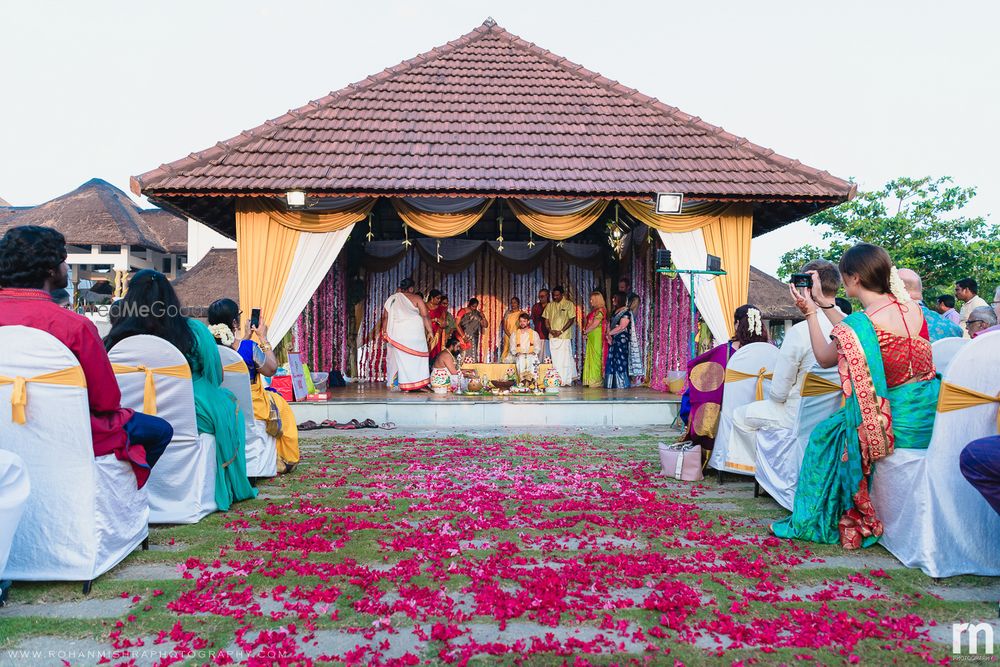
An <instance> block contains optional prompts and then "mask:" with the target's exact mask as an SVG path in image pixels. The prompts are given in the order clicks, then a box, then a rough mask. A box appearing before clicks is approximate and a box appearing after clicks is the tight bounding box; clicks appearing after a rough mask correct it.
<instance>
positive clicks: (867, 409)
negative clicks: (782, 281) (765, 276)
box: [771, 243, 940, 549]
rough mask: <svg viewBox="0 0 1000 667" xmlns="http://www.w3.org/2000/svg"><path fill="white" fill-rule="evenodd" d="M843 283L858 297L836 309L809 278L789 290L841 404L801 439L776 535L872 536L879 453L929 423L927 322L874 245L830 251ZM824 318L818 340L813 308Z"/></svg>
mask: <svg viewBox="0 0 1000 667" xmlns="http://www.w3.org/2000/svg"><path fill="white" fill-rule="evenodd" d="M840 272H841V274H842V275H843V280H844V288H845V291H846V292H847V295H848V296H849V297H855V298H857V299H858V300H859V301H861V303H862V305H863V306H864V311H863V312H858V313H854V314H852V315H850V316H847V317H845V316H844V315H843V313H841V312H840V311H839V310H838V309H837V308H836V306H835V304H833V303H827V300H828V299H827V298H826V297H824V295H823V294H822V292H821V290H820V288H819V286H820V281H819V277H818V276H817V275H815V272H810V273H812V274H814V275H813V287H812V288H811V289H810V288H805V289H804V290H803V291H802V292H801V293H800V292H799V291H798V290H797V289H796V288H795V287H794V286H793V287H791V291H792V296H793V297H794V298H795V300H796V305H797V306H798V307H799V308H800V309H801V310H802V312H803V314H805V316H806V320H807V321H808V322H809V334H810V338H811V341H812V348H813V353H814V354H815V356H816V361H817V363H819V365H821V366H823V367H824V368H829V367H832V366H833V365H835V364H836V365H837V366H838V369H839V371H840V379H841V384H842V386H843V391H844V397H845V398H844V407H842V408H841V409H840V410H838V411H837V412H836V413H834V414H833V415H832V416H831V417H830V418H828V419H826V420H825V421H823V422H822V423H820V424H819V425H818V426H817V427H816V428H815V429H814V430H813V432H812V434H811V436H810V438H809V444H808V445H807V446H806V450H805V454H804V456H803V460H802V466H801V468H800V473H799V481H798V487H797V489H796V492H795V502H794V506H793V510H792V514H791V516H789V517H788V518H786V519H783V520H782V521H779V522H777V523H775V524H773V525H772V526H771V531H772V532H773V533H774V534H775V535H777V536H778V537H786V538H797V539H804V540H811V541H813V542H822V543H826V544H834V543H836V542H838V541H839V542H840V544H841V546H842V547H844V548H845V549H857V548H859V547H867V546H871V545H872V544H874V543H875V542H876V541H878V538H879V536H880V535H881V534H882V523H881V521H879V519H878V516H877V515H876V508H875V507H873V506H872V502H871V498H870V496H869V492H868V480H869V478H870V475H871V473H872V470H873V467H874V466H875V465H876V462H877V461H878V460H880V459H883V458H885V457H886V456H889V455H891V454H892V452H893V450H894V449H895V448H897V447H899V448H912V449H925V448H926V447H927V445H928V444H929V442H930V437H931V431H932V429H933V426H934V414H935V406H936V405H937V398H938V390H939V388H940V381H939V380H938V379H937V378H936V376H935V370H934V362H933V358H932V356H931V345H930V340H929V337H928V333H927V323H926V322H925V321H924V316H923V313H922V312H921V309H920V307H919V305H918V304H915V303H914V302H913V301H912V300H910V298H909V296H908V295H907V294H906V290H905V289H904V288H903V285H902V281H901V280H900V279H899V276H898V275H897V271H896V267H894V266H893V265H892V260H891V259H890V258H889V255H888V253H886V251H885V250H883V249H882V248H880V247H878V246H875V245H870V244H866V243H862V244H859V245H856V246H854V247H853V248H851V249H849V250H848V251H847V252H846V253H844V255H843V257H842V258H841V260H840ZM818 310H823V312H824V316H826V317H828V318H829V319H830V322H831V323H832V324H833V325H834V328H833V332H832V333H831V338H832V339H833V340H832V341H827V340H826V339H825V338H824V336H823V333H822V331H821V330H820V327H819V324H818V322H817V320H816V318H817V317H819V315H818V313H817V311H818Z"/></svg>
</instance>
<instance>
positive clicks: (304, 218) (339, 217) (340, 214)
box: [236, 197, 376, 234]
mask: <svg viewBox="0 0 1000 667" xmlns="http://www.w3.org/2000/svg"><path fill="white" fill-rule="evenodd" d="M375 201H376V198H375V197H368V198H366V199H362V200H361V201H359V202H358V203H357V204H354V205H353V206H350V207H348V208H345V209H342V210H340V211H322V212H319V213H313V212H310V211H288V210H286V209H284V208H282V206H281V204H279V203H278V202H276V201H274V200H272V199H266V198H263V197H253V198H248V199H241V200H238V201H237V204H236V214H237V217H239V214H240V213H241V212H243V213H264V214H267V215H268V216H269V217H270V218H271V220H273V221H274V222H276V223H278V224H279V225H282V226H283V227H288V228H289V229H294V230H296V231H300V232H311V233H313V234H320V233H323V232H338V231H340V230H341V229H345V228H347V227H349V226H351V225H353V224H354V223H356V222H361V221H362V220H364V219H365V218H366V217H368V214H369V213H370V212H371V210H372V207H374V206H375Z"/></svg>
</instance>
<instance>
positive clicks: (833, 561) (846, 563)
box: [794, 553, 906, 570]
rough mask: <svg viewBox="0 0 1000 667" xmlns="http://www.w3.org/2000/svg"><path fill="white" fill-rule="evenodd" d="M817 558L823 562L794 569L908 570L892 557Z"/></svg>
mask: <svg viewBox="0 0 1000 667" xmlns="http://www.w3.org/2000/svg"><path fill="white" fill-rule="evenodd" d="M817 558H821V559H822V560H823V562H821V563H815V562H813V561H806V562H804V563H800V564H799V565H795V566H794V567H795V568H796V569H799V570H814V569H817V568H821V567H846V568H850V569H852V570H857V569H858V568H866V569H868V568H870V569H880V570H905V569H906V566H905V565H903V564H902V563H900V562H899V561H898V560H896V559H895V558H892V557H891V556H874V555H869V554H865V553H859V554H857V555H855V556H817Z"/></svg>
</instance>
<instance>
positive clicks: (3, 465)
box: [0, 449, 31, 607]
mask: <svg viewBox="0 0 1000 667" xmlns="http://www.w3.org/2000/svg"><path fill="white" fill-rule="evenodd" d="M29 493H31V482H29V481H28V469H27V468H26V467H25V465H24V461H23V460H22V459H21V457H20V456H18V455H17V454H15V453H14V452H8V451H6V450H3V449H0V607H2V606H3V605H4V603H5V602H6V601H7V591H8V589H9V588H10V584H11V582H10V580H8V579H6V578H5V577H4V576H3V571H4V569H5V568H6V567H7V558H8V556H10V545H11V541H13V539H14V532H15V531H16V530H17V524H18V523H19V522H20V521H21V515H22V514H24V505H25V503H26V502H27V501H28V494H29Z"/></svg>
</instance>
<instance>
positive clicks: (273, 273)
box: [132, 21, 855, 389]
mask: <svg viewBox="0 0 1000 667" xmlns="http://www.w3.org/2000/svg"><path fill="white" fill-rule="evenodd" d="M132 190H133V191H134V192H135V193H136V194H141V195H145V196H147V197H148V198H149V199H150V200H151V201H152V202H154V203H156V204H157V205H159V206H161V207H163V208H166V209H168V210H171V211H173V212H175V213H178V214H180V215H184V216H187V217H189V218H192V219H194V220H196V221H199V222H201V223H203V224H205V225H208V226H209V227H211V228H213V229H215V230H217V231H218V232H220V233H222V234H224V235H227V236H229V237H230V238H234V239H235V240H236V242H237V263H238V273H239V291H240V301H241V303H242V304H243V305H244V312H249V307H248V305H249V304H252V306H253V307H260V308H261V309H262V311H263V312H264V314H265V317H266V318H267V319H268V320H269V321H270V322H271V326H270V330H269V337H270V338H271V342H272V343H277V342H278V341H280V340H281V339H282V338H283V337H284V336H285V335H286V334H288V333H289V332H294V334H295V336H296V337H297V338H298V347H299V348H300V349H302V350H304V351H306V353H307V356H308V358H309V360H310V361H311V362H312V363H313V367H314V368H317V367H318V368H331V367H336V368H342V369H345V370H347V371H348V373H349V374H350V375H353V376H355V377H358V378H361V379H366V380H379V379H381V378H382V377H383V375H384V363H385V360H384V350H382V349H381V345H380V344H379V341H378V338H377V336H375V335H373V334H374V331H375V327H376V326H377V321H378V317H379V314H380V310H381V305H382V303H383V302H384V301H385V299H386V298H387V297H388V295H389V294H390V293H391V291H392V290H393V289H394V287H395V285H396V284H397V283H398V281H399V280H400V279H401V278H403V277H406V276H411V277H413V278H414V279H415V280H416V282H417V288H418V289H419V290H421V291H423V292H425V293H426V292H427V291H429V290H430V289H434V288H436V289H440V290H442V291H444V292H445V293H447V294H448V295H449V299H450V306H451V309H452V312H453V313H454V312H455V311H457V310H458V309H459V308H461V307H462V306H464V305H465V302H466V301H467V300H468V299H469V298H470V297H473V296H476V297H478V298H479V299H480V301H481V303H482V304H483V310H484V312H485V314H486V315H487V317H488V319H489V321H490V323H491V329H490V333H489V335H488V336H484V337H483V340H482V342H481V350H480V356H481V357H482V358H483V359H486V360H490V359H494V358H496V356H497V354H498V353H499V348H500V345H501V342H500V338H499V331H498V329H500V327H499V324H500V320H501V318H502V316H503V314H504V312H505V311H506V309H507V304H508V303H509V300H510V297H512V296H517V297H519V298H520V299H521V302H522V305H523V306H525V307H530V305H531V303H533V302H534V297H535V295H536V294H537V292H538V290H539V288H541V287H552V286H554V285H556V284H562V285H564V286H565V287H566V288H567V290H568V292H569V296H570V298H571V299H572V300H573V301H574V302H575V303H576V305H577V307H578V308H579V309H580V310H579V317H578V321H582V317H583V314H584V310H585V309H586V307H587V299H588V295H589V293H590V291H591V290H592V289H595V288H597V289H601V290H603V291H604V292H605V293H606V294H607V293H608V292H609V291H612V290H614V289H615V284H616V282H617V280H618V278H619V277H627V278H629V279H630V280H631V283H632V290H633V291H634V292H636V293H638V294H639V295H640V307H639V309H638V312H637V313H636V319H637V335H638V337H639V339H640V343H641V345H640V349H641V350H642V351H643V354H644V366H645V368H646V369H647V371H646V375H647V377H648V379H649V383H650V385H651V386H652V387H654V388H657V389H663V388H665V383H666V372H667V371H668V370H677V369H682V368H684V366H685V364H686V362H687V360H688V344H687V337H688V333H689V331H690V327H691V326H692V323H691V322H690V319H689V315H688V312H687V298H688V297H687V292H686V289H685V287H684V285H683V284H682V281H681V280H679V279H676V278H674V279H671V278H668V277H659V276H658V275H657V274H656V272H655V270H654V266H653V258H654V255H655V252H654V251H655V250H656V249H657V248H667V249H669V250H670V251H671V253H672V257H673V261H674V264H675V266H676V268H678V269H703V268H704V267H705V262H706V257H707V255H709V254H711V255H715V256H718V257H720V258H721V259H722V265H723V268H724V269H725V270H726V272H727V273H726V275H725V276H720V277H715V278H713V279H707V278H702V279H699V280H698V281H697V282H696V284H695V300H696V304H697V308H698V313H699V315H700V318H701V319H702V320H703V322H704V324H705V325H706V326H707V328H708V329H709V330H710V331H711V335H712V337H713V338H715V339H717V340H725V339H727V338H728V337H729V336H730V335H731V333H732V331H731V327H732V323H731V314H732V312H733V310H734V309H735V308H736V307H737V306H739V305H741V304H743V303H745V302H746V300H747V290H748V286H749V276H750V244H751V239H752V238H754V237H755V236H759V235H761V234H764V233H766V232H769V231H773V230H775V229H777V228H779V227H781V226H783V225H785V224H788V223H790V222H793V221H795V220H798V219H801V218H803V217H805V216H807V215H810V214H812V213H815V212H816V211H819V210H821V209H823V208H826V207H829V206H834V205H836V204H839V203H841V202H844V201H846V200H848V199H850V198H851V197H853V196H854V194H855V188H854V186H853V185H852V184H851V183H849V182H847V181H844V180H842V179H839V178H836V177H834V176H831V175H830V174H828V173H827V172H825V171H820V170H818V169H814V168H811V167H807V166H805V165H803V164H801V163H799V162H798V161H795V160H791V159H789V158H785V157H782V156H780V155H777V154H776V153H774V152H773V151H771V150H768V149H765V148H762V147H760V146H758V145H755V144H753V143H751V142H749V141H747V140H746V139H743V138H741V137H738V136H735V135H732V134H730V133H728V132H726V131H725V130H723V129H721V128H719V127H716V126H713V125H710V124H709V123H706V122H705V121H702V120H701V119H699V118H696V117H694V116H690V115H688V114H686V113H684V112H682V111H680V110H678V109H676V108H674V107H671V106H669V105H667V104H664V103H662V102H659V101H657V100H656V99H653V98H651V97H648V96H646V95H643V94H642V93H639V92H638V91H636V90H633V89H630V88H628V87H626V86H623V85H621V84H619V83H617V82H615V81H612V80H609V79H607V78H605V77H603V76H601V75H599V74H596V73H594V72H592V71H589V70H587V69H585V68H583V67H581V66H580V65H576V64H574V63H571V62H569V61H567V60H566V59H564V58H562V57H560V56H557V55H555V54H553V53H551V52H549V51H546V50H544V49H541V48H539V47H537V46H535V45H533V44H531V43H528V42H526V41H524V40H522V39H521V38H519V37H517V36H515V35H512V34H510V33H509V32H507V31H505V30H504V29H502V28H501V27H499V26H498V25H496V24H495V23H494V22H493V21H487V22H486V23H484V24H483V25H482V26H479V27H477V28H476V29H475V30H473V31H472V32H470V33H468V34H467V35H464V36H463V37H460V38H459V39H457V40H455V41H452V42H449V43H448V44H446V45H445V46H442V47H439V48H436V49H433V50H431V51H429V52H427V53H424V54H421V55H419V56H417V57H415V58H413V59H411V60H407V61H405V62H403V63H401V64H399V65H396V66H395V67H391V68H389V69H386V70H384V71H383V72H380V73H378V74H375V75H373V76H370V77H368V78H367V79H365V80H363V81H361V82H358V83H355V84H352V85H349V86H347V87H345V88H343V89H341V90H339V91H336V92H333V93H330V94H329V95H327V96H325V97H322V98H320V99H318V100H315V101H313V102H310V103H309V104H307V105H305V106H303V107H299V108H297V109H294V110H291V111H289V112H288V113H286V114H284V115H283V116H281V117H279V118H275V119H273V120H270V121H267V122H266V123H264V124H263V125H261V126H259V127H257V128H254V129H251V130H248V131H246V132H243V133H241V134H240V135H239V136H237V137H234V138H232V139H229V140H226V141H222V142H219V143H218V144H216V145H215V146H213V147H211V148H209V149H207V150H204V151H201V152H198V153H192V154H191V155H189V156H188V157H185V158H182V159H180V160H177V161H174V162H171V163H168V164H164V165H162V166H161V167H159V168H157V169H154V170H152V171H150V172H147V173H145V174H142V175H140V176H136V177H133V179H132ZM660 192H671V193H682V194H683V196H684V204H683V207H682V208H681V210H679V211H678V212H676V213H672V214H658V213H656V211H655V207H654V197H655V194H656V193H660ZM576 342H577V345H576V352H577V354H578V356H579V357H580V358H581V359H582V355H583V344H582V336H581V335H580V333H579V328H578V332H577V341H576Z"/></svg>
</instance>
